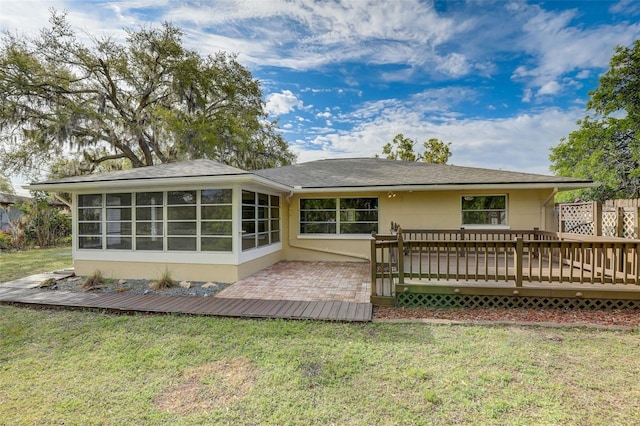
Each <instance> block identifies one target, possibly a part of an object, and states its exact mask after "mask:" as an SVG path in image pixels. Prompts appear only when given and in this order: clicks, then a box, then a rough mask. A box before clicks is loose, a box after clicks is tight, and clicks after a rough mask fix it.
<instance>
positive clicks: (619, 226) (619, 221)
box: [615, 207, 624, 237]
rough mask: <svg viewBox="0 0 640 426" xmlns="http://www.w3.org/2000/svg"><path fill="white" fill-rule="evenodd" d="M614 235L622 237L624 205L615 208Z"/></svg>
mask: <svg viewBox="0 0 640 426" xmlns="http://www.w3.org/2000/svg"><path fill="white" fill-rule="evenodd" d="M616 219H617V221H616V235H615V236H616V237H624V207H618V208H616Z"/></svg>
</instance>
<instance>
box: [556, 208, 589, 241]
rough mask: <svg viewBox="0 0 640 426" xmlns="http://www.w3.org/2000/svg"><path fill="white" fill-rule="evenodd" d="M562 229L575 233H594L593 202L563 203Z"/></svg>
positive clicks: (561, 214)
mask: <svg viewBox="0 0 640 426" xmlns="http://www.w3.org/2000/svg"><path fill="white" fill-rule="evenodd" d="M560 209H561V211H560V217H561V220H562V223H561V224H560V230H561V231H562V232H570V233H573V234H582V235H593V234H594V227H593V226H594V225H593V223H594V220H593V203H578V204H561V205H560Z"/></svg>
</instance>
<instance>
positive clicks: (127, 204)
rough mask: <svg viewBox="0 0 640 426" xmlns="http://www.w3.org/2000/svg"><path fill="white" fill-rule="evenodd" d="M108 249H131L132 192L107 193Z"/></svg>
mask: <svg viewBox="0 0 640 426" xmlns="http://www.w3.org/2000/svg"><path fill="white" fill-rule="evenodd" d="M106 200H107V203H106V204H107V209H106V212H107V213H106V219H107V223H106V225H107V249H109V250H131V231H132V228H131V194H107V195H106Z"/></svg>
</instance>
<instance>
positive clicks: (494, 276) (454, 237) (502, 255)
mask: <svg viewBox="0 0 640 426" xmlns="http://www.w3.org/2000/svg"><path fill="white" fill-rule="evenodd" d="M371 259H372V261H371V265H372V266H371V295H372V299H373V298H376V297H393V296H394V295H395V291H396V287H397V286H398V285H403V284H404V283H405V281H406V280H429V281H436V282H437V281H448V282H450V281H464V282H478V283H480V284H481V283H482V282H485V283H488V282H491V283H510V284H512V285H513V286H514V288H519V287H522V286H523V283H526V282H528V283H536V284H551V283H554V284H566V283H580V284H582V283H590V284H623V285H634V286H640V240H622V239H612V238H603V237H600V238H596V237H591V238H589V239H588V240H587V239H585V238H584V237H583V236H580V235H561V234H560V233H555V232H546V231H539V230H533V231H510V230H509V231H488V230H487V231H476V230H474V231H470V230H406V231H403V230H400V231H399V232H398V234H397V235H374V236H373V237H372V239H371Z"/></svg>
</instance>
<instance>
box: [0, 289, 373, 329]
mask: <svg viewBox="0 0 640 426" xmlns="http://www.w3.org/2000/svg"><path fill="white" fill-rule="evenodd" d="M0 303H16V304H23V305H35V306H43V307H64V308H76V309H77V308H87V309H105V310H109V311H116V312H155V313H176V314H189V315H210V316H224V317H243V318H284V319H311V320H325V321H349V322H368V321H371V319H372V316H373V308H372V305H371V303H355V302H337V301H322V302H307V301H294V300H262V299H232V298H221V297H195V296H164V295H155V294H145V295H140V294H126V293H78V292H69V291H59V290H41V289H22V288H10V287H4V288H3V287H1V286H0Z"/></svg>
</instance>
